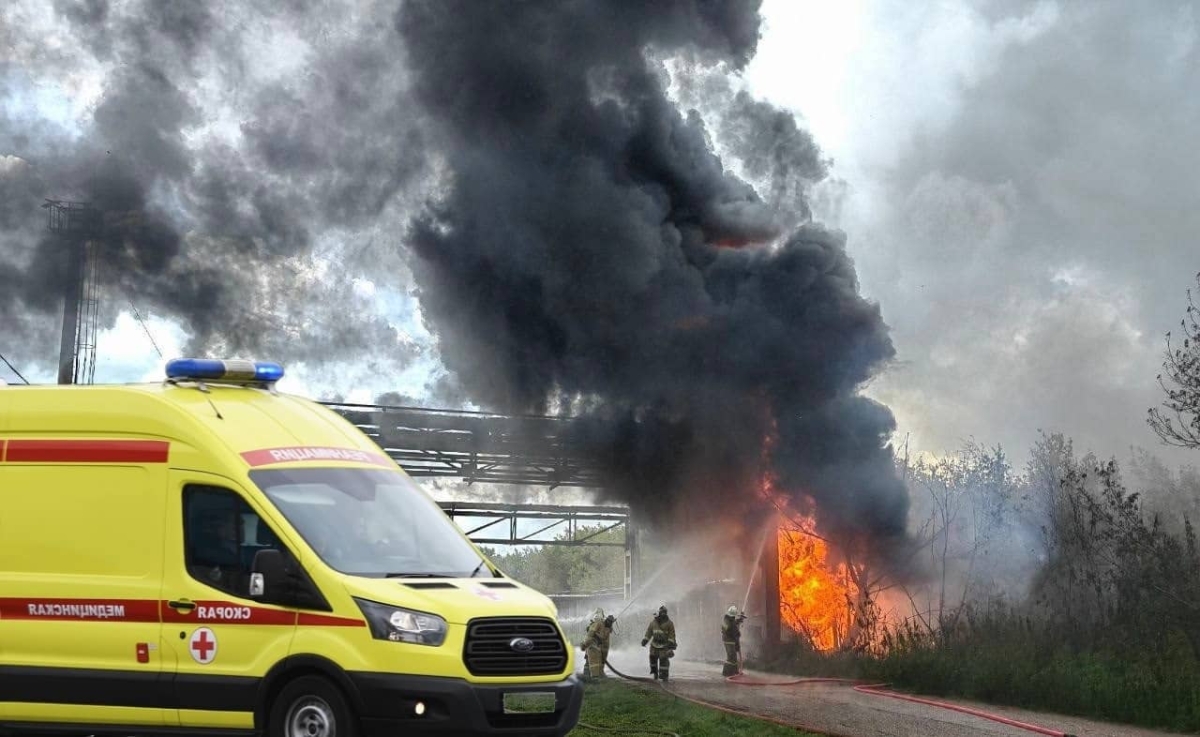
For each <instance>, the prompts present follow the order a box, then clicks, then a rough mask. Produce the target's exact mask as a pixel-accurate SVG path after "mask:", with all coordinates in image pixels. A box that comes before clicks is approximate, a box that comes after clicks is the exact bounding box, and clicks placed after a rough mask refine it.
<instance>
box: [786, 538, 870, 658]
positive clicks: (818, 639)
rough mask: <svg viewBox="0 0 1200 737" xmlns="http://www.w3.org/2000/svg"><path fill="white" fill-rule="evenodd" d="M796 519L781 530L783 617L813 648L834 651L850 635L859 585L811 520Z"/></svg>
mask: <svg viewBox="0 0 1200 737" xmlns="http://www.w3.org/2000/svg"><path fill="white" fill-rule="evenodd" d="M798 522H799V524H797V523H794V522H793V523H788V524H786V525H784V526H782V527H780V528H779V535H778V544H779V613H780V617H781V618H782V619H783V622H784V624H786V625H787V626H788V627H790V628H792V630H794V631H795V632H796V633H797V634H799V635H801V636H802V637H804V638H805V639H807V640H808V641H809V643H811V644H812V646H813V647H814V648H815V649H817V650H833V649H835V648H837V647H839V646H841V644H842V643H843V642H844V641H845V639H846V636H847V634H848V633H849V630H850V626H851V623H852V622H853V606H854V605H853V602H854V598H855V595H856V593H857V589H856V587H855V586H854V584H853V582H852V581H851V578H850V575H849V571H848V570H847V568H846V565H845V564H844V563H840V564H837V565H831V564H830V562H829V561H828V556H829V547H828V543H826V541H825V540H823V539H821V538H820V537H817V536H816V535H814V534H813V533H812V532H810V531H811V530H812V529H813V528H814V524H813V520H812V518H807V519H803V520H798Z"/></svg>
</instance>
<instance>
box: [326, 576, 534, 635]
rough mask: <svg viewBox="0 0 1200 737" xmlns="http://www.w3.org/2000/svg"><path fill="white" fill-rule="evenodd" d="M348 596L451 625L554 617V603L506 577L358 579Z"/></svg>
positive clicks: (351, 580)
mask: <svg viewBox="0 0 1200 737" xmlns="http://www.w3.org/2000/svg"><path fill="white" fill-rule="evenodd" d="M346 590H347V591H348V592H349V593H350V595H351V596H357V597H360V598H363V599H370V600H371V601H376V602H379V603H380V604H391V605H393V606H398V607H404V608H406V609H415V610H418V611H423V612H428V613H430V614H436V615H438V616H439V617H442V618H443V619H445V620H446V621H447V622H449V623H451V624H466V622H467V620H469V619H474V618H475V617H550V618H551V619H556V618H557V613H556V611H555V607H554V602H552V601H550V599H549V598H547V597H546V596H545V595H544V594H541V593H539V592H537V591H535V590H533V589H531V588H529V587H527V586H524V585H522V584H519V583H517V582H516V581H513V580H511V579H505V578H360V577H352V578H348V579H347V580H346Z"/></svg>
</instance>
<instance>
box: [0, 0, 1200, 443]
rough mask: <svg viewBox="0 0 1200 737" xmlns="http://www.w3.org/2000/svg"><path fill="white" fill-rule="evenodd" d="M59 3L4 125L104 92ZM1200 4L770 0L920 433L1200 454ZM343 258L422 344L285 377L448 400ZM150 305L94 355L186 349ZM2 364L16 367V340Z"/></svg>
mask: <svg viewBox="0 0 1200 737" xmlns="http://www.w3.org/2000/svg"><path fill="white" fill-rule="evenodd" d="M49 5H50V4H49V3H44V2H41V0H39V1H38V2H36V3H14V4H9V5H7V9H6V10H0V24H7V25H8V28H9V30H8V31H3V30H0V42H3V50H0V53H5V54H6V55H7V56H6V58H5V59H3V60H2V63H0V75H3V77H0V81H2V82H3V85H2V86H0V93H2V95H3V99H2V101H0V103H2V104H3V108H0V112H2V113H3V114H0V126H3V125H6V124H8V125H15V123H13V121H14V120H17V119H20V120H25V121H28V120H34V119H46V120H50V121H52V122H53V123H54V124H55V125H57V126H61V127H63V129H64V130H70V129H71V128H72V126H75V125H81V123H79V121H82V120H86V119H87V118H88V117H89V116H91V115H92V113H93V110H92V109H91V107H90V105H92V104H94V101H95V100H96V99H98V97H99V96H100V95H101V94H102V84H103V82H102V80H103V78H104V77H103V74H104V71H103V69H102V67H103V65H100V64H94V65H88V64H84V63H82V62H81V61H80V59H82V58H83V57H77V56H75V55H74V54H73V53H72V52H71V51H70V48H71V45H70V39H64V37H63V36H62V35H61V27H60V25H59V21H58V20H57V19H56V18H55V16H54V15H53V13H52V12H51V11H50V10H48V9H47V8H49ZM1197 13H1200V7H1198V4H1197V3H1195V2H1173V1H1170V0H1156V1H1155V2H1151V3H1140V4H1134V3H1127V2H1086V3H1085V2H1076V3H1071V2H1062V3H1054V2H1028V3H1021V2H1003V3H1000V2H996V3H991V2H982V3H959V2H939V3H911V2H899V1H896V2H885V1H882V0H881V1H878V2H869V1H867V0H855V1H851V0H846V1H844V2H838V3H818V2H811V1H808V0H805V1H800V0H767V2H766V3H765V5H764V16H765V24H764V29H763V36H762V39H761V41H760V43H759V47H758V52H757V55H756V57H755V58H754V59H753V60H752V62H751V63H750V65H749V67H748V69H747V72H746V74H745V83H746V84H747V85H748V87H749V89H750V90H751V91H752V92H753V93H755V94H756V95H759V96H761V97H763V98H765V99H767V100H770V101H771V102H773V103H775V104H777V105H781V106H785V107H786V108H788V109H789V110H791V111H793V112H794V113H795V114H796V115H797V117H798V119H799V121H800V123H801V125H802V127H806V128H808V129H809V130H810V131H811V132H812V133H813V135H814V137H815V140H816V142H817V144H818V145H819V146H820V147H821V148H822V149H823V152H824V154H825V155H826V156H828V157H829V158H831V159H832V164H831V167H830V178H829V179H828V180H827V181H826V182H824V183H823V184H822V185H821V187H820V188H819V190H818V192H817V193H816V197H815V199H814V208H815V215H816V219H818V220H822V221H824V222H826V223H828V224H830V225H833V226H835V227H837V228H840V229H841V230H843V231H844V232H845V233H846V234H847V237H848V246H847V247H848V250H849V251H850V253H851V255H852V257H853V258H854V260H855V263H856V266H857V268H858V273H859V277H860V279H861V284H862V291H863V293H864V294H865V295H867V296H868V297H869V298H870V299H872V300H876V301H878V302H879V304H880V306H881V310H882V313H883V317H884V319H885V321H886V322H887V323H888V325H889V326H890V327H891V329H892V331H893V333H892V335H893V340H894V342H895V345H896V349H897V354H898V355H897V363H896V365H895V366H893V367H892V368H891V369H889V370H888V371H887V372H886V373H884V374H883V375H882V376H880V377H879V378H878V379H876V380H875V381H874V383H873V384H872V385H871V386H870V388H869V390H868V392H869V394H870V395H871V396H873V397H875V398H877V399H879V400H880V401H882V402H884V403H885V404H887V405H889V406H890V407H891V408H892V410H893V411H894V412H895V414H896V417H897V421H898V423H899V429H900V433H901V434H904V433H911V434H912V444H913V447H914V448H916V449H920V450H925V451H929V452H934V453H939V452H944V451H947V450H952V449H953V448H954V447H955V446H957V445H958V444H959V443H960V441H961V440H963V439H965V438H967V437H974V438H976V439H977V440H980V441H982V442H985V443H989V444H994V443H1001V444H1003V445H1004V446H1005V447H1006V448H1008V449H1009V450H1010V452H1011V453H1012V454H1013V455H1014V456H1015V457H1017V458H1018V459H1020V458H1021V457H1023V455H1024V452H1025V449H1026V448H1027V447H1028V446H1029V444H1030V443H1031V442H1033V441H1034V440H1035V438H1036V432H1037V430H1038V429H1039V428H1040V429H1044V430H1048V431H1061V432H1064V433H1066V434H1068V435H1071V436H1073V437H1074V438H1075V439H1076V445H1077V447H1085V448H1091V449H1094V450H1097V451H1098V452H1101V453H1105V454H1108V453H1116V454H1118V455H1119V456H1121V457H1124V456H1125V455H1126V451H1127V448H1128V446H1129V445H1132V444H1137V445H1142V446H1145V447H1148V448H1151V449H1154V450H1155V451H1156V452H1159V453H1160V454H1162V455H1163V456H1164V457H1167V458H1169V459H1171V460H1173V461H1175V462H1185V461H1186V462H1194V458H1193V457H1192V456H1189V455H1188V454H1186V453H1182V452H1174V453H1172V452H1171V451H1170V450H1169V449H1164V448H1162V447H1161V445H1160V444H1159V443H1158V441H1157V439H1156V437H1155V436H1154V435H1153V434H1152V433H1151V432H1150V431H1149V429H1148V428H1147V427H1146V425H1145V422H1144V418H1145V413H1146V409H1147V408H1148V407H1150V406H1152V405H1154V404H1156V403H1157V402H1158V401H1159V400H1160V390H1159V389H1158V387H1157V385H1156V383H1155V375H1156V373H1157V372H1158V370H1159V367H1160V364H1161V356H1162V350H1163V347H1164V344H1163V334H1164V332H1165V331H1167V330H1170V329H1171V328H1173V327H1175V326H1176V325H1177V324H1178V321H1179V319H1180V317H1181V316H1182V314H1183V310H1184V307H1185V300H1186V290H1187V289H1188V288H1189V286H1194V285H1195V281H1194V280H1195V274H1196V272H1197V271H1200V245H1198V244H1197V242H1196V239H1197V234H1198V233H1200V178H1198V177H1200V175H1198V172H1200V145H1197V144H1198V143H1200V133H1198V132H1200V73H1198V72H1197V71H1196V70H1197V69H1200V50H1198V46H1197V44H1198V38H1197V22H1198V19H1197ZM356 20H357V21H358V22H362V21H361V19H356ZM14 28H19V29H20V30H19V31H15V30H14ZM5 34H7V35H5ZM39 40H40V42H41V44H42V48H40V49H39V50H37V51H36V52H35V51H33V50H31V43H32V44H33V45H36V44H37V43H38V42H39ZM291 48H292V47H291V46H289V44H288V43H287V40H286V38H282V39H281V38H274V39H273V40H272V41H271V43H269V44H266V43H264V44H263V45H262V46H261V53H262V58H261V61H262V62H263V63H264V66H265V67H266V68H267V71H263V72H260V73H262V74H264V75H269V74H271V73H276V74H292V73H295V72H296V71H297V69H302V68H303V64H304V61H303V59H302V58H291V57H290V56H289V54H291V53H292V52H291V51H290V49H291ZM64 59H65V61H63V60H64ZM56 62H57V63H58V64H59V66H55V63H56ZM28 79H34V80H36V83H31V84H25V83H24V81H26V80H28ZM218 93H219V90H218V91H217V92H214V91H212V90H207V91H205V92H204V93H203V94H202V95H200V97H201V98H202V99H207V100H217V99H220V100H223V101H224V102H223V104H222V105H220V106H214V107H211V108H207V109H204V110H203V112H202V113H201V117H204V118H205V120H206V123H205V125H203V126H200V127H201V128H203V129H204V131H205V132H206V133H213V132H214V131H215V132H216V133H220V134H229V135H232V136H235V137H236V136H237V135H239V132H238V130H239V129H238V127H237V120H238V117H239V113H238V108H237V106H236V104H234V103H236V98H222V97H220V95H219V94H218ZM259 104H261V102H260V103H259ZM402 109H403V108H402V106H401V107H400V108H397V110H400V111H402ZM378 114H379V115H380V116H381V117H380V119H381V120H388V118H387V117H386V116H388V115H398V114H399V113H398V112H396V111H394V110H390V109H382V110H380V111H378ZM3 133H4V131H2V130H0V146H4V145H8V146H9V147H12V148H13V149H14V150H8V151H6V150H3V148H0V178H3V177H12V176H16V174H14V172H17V171H18V170H19V169H20V167H22V166H23V165H24V160H23V159H22V156H29V155H30V152H28V151H21V150H16V144H14V143H13V140H15V139H13V138H11V137H5V136H3V135H2V134H3ZM333 134H335V131H331V132H330V135H333ZM5 141H7V142H8V143H7V144H5V143H4V142H5ZM328 237H329V238H331V239H333V240H334V241H336V236H328ZM371 237H372V238H376V239H382V240H383V241H386V240H387V238H388V237H389V234H387V233H386V232H385V233H373V234H371ZM372 242H375V241H372ZM318 250H320V249H318ZM328 252H332V253H337V252H338V245H337V243H336V242H335V243H333V244H332V245H330V246H328ZM330 258H331V261H330V262H329V263H327V264H326V265H325V267H324V268H326V269H330V268H331V269H332V270H333V272H336V273H338V277H339V278H340V279H342V280H343V282H342V283H347V284H352V285H353V290H354V294H355V295H357V298H359V299H360V300H362V302H361V304H365V305H369V306H370V308H371V309H373V310H374V311H375V312H376V313H377V314H378V315H380V316H382V317H384V318H386V319H387V321H388V322H390V323H391V326H392V327H393V328H395V329H396V330H397V331H398V334H399V337H398V338H397V341H399V342H400V343H403V344H404V345H405V346H406V347H405V348H404V349H403V350H396V351H389V352H388V353H389V355H390V356H391V357H392V358H393V359H394V360H391V361H388V362H383V363H381V364H379V365H378V366H370V365H364V364H363V363H362V362H354V363H353V364H338V363H336V362H335V363H332V364H328V365H323V366H319V367H318V366H315V365H305V364H303V363H293V364H291V365H289V366H288V369H289V371H290V372H291V375H290V376H289V378H288V379H285V382H284V385H283V387H282V388H285V389H287V390H290V391H296V392H300V393H304V394H309V395H311V396H329V395H330V394H332V393H338V394H340V395H342V396H343V397H345V398H347V399H350V400H355V401H370V400H371V399H372V398H373V397H375V396H376V395H377V394H379V393H382V392H385V391H399V392H402V393H405V394H407V395H409V396H411V397H412V398H414V399H416V400H419V401H424V402H428V403H431V404H438V403H442V402H444V401H445V397H444V396H442V395H437V394H435V393H434V392H433V390H432V388H431V382H432V381H433V379H434V378H435V377H436V375H437V373H438V362H437V355H436V347H435V346H433V345H432V344H431V343H430V340H431V338H430V335H429V333H428V332H427V331H426V330H425V328H424V327H423V326H422V323H421V312H420V306H419V304H418V303H417V302H416V301H415V299H414V298H413V297H412V296H411V294H410V293H409V291H408V290H409V289H410V288H411V285H410V284H409V283H408V282H407V276H406V275H405V274H403V273H400V272H403V265H402V264H395V263H379V264H367V265H365V266H364V264H362V263H359V264H357V266H358V267H359V268H358V270H357V271H356V272H354V273H342V271H340V270H339V267H338V266H336V265H333V266H331V265H330V264H336V263H337V262H338V258H337V257H336V256H333V257H330ZM372 266H374V268H371V267H372ZM381 269H387V270H388V271H389V272H391V275H390V276H389V277H387V278H380V277H379V271H380V270H381ZM304 273H305V274H307V276H306V277H305V278H307V279H309V280H318V281H319V280H320V278H321V276H320V275H321V274H322V273H330V272H328V271H327V272H319V271H318V272H315V274H316V275H315V276H314V272H312V270H311V269H309V268H308V267H305V270H304ZM330 278H332V276H331V277H330ZM346 280H348V281H346ZM312 294H313V297H312V298H313V300H318V301H319V300H321V299H324V298H328V295H326V294H324V293H322V292H321V291H320V290H319V289H314V290H313V291H312ZM106 299H109V300H111V301H114V302H117V303H121V305H122V307H124V306H125V305H126V304H128V300H127V299H125V298H124V297H122V296H121V295H112V294H110V295H106ZM140 309H141V310H143V311H145V313H146V314H143V315H142V316H143V317H144V318H147V319H146V322H145V326H144V327H143V325H142V324H140V323H139V322H138V321H137V320H136V319H134V317H133V315H132V313H131V312H130V311H129V310H123V311H122V312H121V313H120V315H119V316H118V317H116V318H115V319H116V322H115V324H114V325H113V326H112V327H111V328H110V329H107V330H104V331H103V332H102V334H101V336H100V339H99V349H98V352H99V361H98V368H97V371H96V380H97V381H127V380H138V379H144V378H158V377H159V376H160V375H161V367H162V359H161V358H160V357H159V352H160V351H161V353H162V354H163V355H164V356H165V357H170V356H172V355H177V354H179V353H180V352H181V351H183V350H184V347H185V345H186V343H187V341H188V336H187V335H186V333H185V331H184V330H183V329H182V328H181V327H180V326H179V325H178V324H177V323H175V322H174V321H172V320H171V319H169V318H167V317H165V316H163V315H158V314H153V311H151V310H146V309H145V307H142V308H140ZM338 319H341V320H345V319H347V318H346V317H345V316H342V317H341V318H338ZM5 324H7V325H8V328H6V327H5ZM15 324H16V323H15V321H10V320H9V318H8V317H7V316H6V317H5V318H4V322H3V323H0V353H3V354H4V355H6V356H7V357H8V358H9V359H10V360H12V361H13V363H14V364H15V365H17V367H18V368H19V369H21V370H22V371H23V373H24V374H25V375H26V376H27V377H28V378H29V379H30V380H31V381H34V382H38V381H47V382H49V381H53V380H54V367H53V363H52V362H53V360H55V358H56V352H57V345H58V339H57V335H56V334H54V333H53V332H48V333H47V334H46V337H45V340H41V341H39V340H34V341H32V342H30V341H28V340H24V339H21V340H17V339H16V337H15V336H16V330H15V328H13V325H15ZM38 324H39V325H42V326H45V325H49V326H50V331H53V330H54V329H56V327H57V326H56V325H55V324H54V321H53V320H51V321H50V322H44V321H43V322H41V323H38ZM336 324H337V319H334V318H329V319H327V320H326V321H325V322H321V323H320V326H321V328H320V329H321V330H325V331H331V330H336ZM6 330H7V331H9V337H10V338H11V339H12V343H11V345H6V343H7V342H8V341H6V339H5V334H6ZM152 341H153V342H152ZM155 344H157V348H156V347H155ZM263 357H264V358H269V356H263ZM39 360H40V361H41V363H39V362H38V361H39ZM376 372H378V373H376ZM0 378H4V379H7V380H9V381H13V380H14V377H13V376H12V375H11V373H9V372H8V370H7V369H6V368H5V367H3V366H0Z"/></svg>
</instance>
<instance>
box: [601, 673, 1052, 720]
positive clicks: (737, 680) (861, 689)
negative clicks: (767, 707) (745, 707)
mask: <svg viewBox="0 0 1200 737" xmlns="http://www.w3.org/2000/svg"><path fill="white" fill-rule="evenodd" d="M604 664H605V665H607V666H608V667H609V668H610V669H612V671H613V672H614V673H616V674H617V675H618V676H620V677H622V678H624V679H626V680H630V681H639V682H642V683H647V682H653V683H655V684H657V685H658V686H659V687H661V688H662V689H663V691H666V692H667V693H669V694H671V695H672V696H674V697H675V698H678V699H683V700H684V701H690V702H692V703H693V704H698V705H700V706H705V707H708V708H711V709H716V710H718V711H723V712H726V713H728V714H735V715H737V716H742V717H748V718H751V719H758V720H760V721H764V722H769V723H771V724H776V725H779V726H782V727H788V728H791V729H796V730H804V731H807V732H814V733H816V734H823V735H827V736H828V737H848V736H847V735H841V734H837V733H834V732H829V731H828V730H824V729H817V728H815V727H809V726H806V725H802V724H796V723H793V722H784V721H782V720H779V719H775V718H773V717H768V716H764V715H761V714H752V713H749V712H744V711H738V710H736V709H730V708H728V707H725V706H722V705H721V704H716V703H712V702H709V701H704V700H702V699H697V698H693V697H690V696H684V695H683V694H680V693H676V692H674V691H672V690H671V689H669V688H667V686H666V684H664V683H662V682H661V681H658V680H655V679H651V678H640V677H638V676H629V675H626V674H624V673H622V672H621V671H619V670H617V669H616V668H613V665H612V663H610V662H608V660H607V659H605V661H604ZM725 682H726V683H732V684H735V685H738V686H805V685H814V684H818V683H846V684H858V685H855V686H852V688H853V689H854V690H855V691H856V692H858V693H862V694H867V695H869V696H883V697H887V698H893V699H899V700H902V701H911V702H914V703H918V704H924V705H926V706H933V707H936V708H939V709H948V710H951V711H957V712H961V713H963V714H970V715H971V716H976V717H980V718H981V719H988V720H991V721H993V722H998V723H1000V724H1005V725H1008V726H1010V727H1016V728H1017V729H1024V730H1026V731H1029V732H1035V733H1037V734H1044V735H1048V737H1075V735H1073V734H1071V733H1070V732H1063V731H1061V730H1057V729H1050V728H1048V727H1042V726H1040V725H1037V724H1029V723H1027V722H1021V721H1018V720H1016V719H1009V718H1007V717H1002V716H1000V715H999V714H992V713H990V712H986V711H982V710H980V709H972V708H970V707H966V706H959V705H957V704H950V703H947V702H944V701H935V700H933V699H925V698H920V697H917V696H909V695H907V694H901V693H896V692H895V691H884V690H881V689H882V688H883V687H884V686H886V685H888V684H886V683H872V684H863V683H861V682H859V681H856V680H854V679H852V678H824V677H815V678H795V679H791V680H786V681H753V680H747V679H746V678H745V676H744V675H743V674H741V673H738V674H735V675H732V676H726V678H725Z"/></svg>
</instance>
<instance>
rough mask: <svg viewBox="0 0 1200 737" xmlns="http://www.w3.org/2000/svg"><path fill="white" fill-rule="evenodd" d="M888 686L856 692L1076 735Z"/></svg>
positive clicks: (1058, 736)
mask: <svg viewBox="0 0 1200 737" xmlns="http://www.w3.org/2000/svg"><path fill="white" fill-rule="evenodd" d="M886 685H888V684H886V683H872V684H869V685H866V684H864V685H861V686H855V687H854V690H855V691H858V692H859V693H865V694H871V695H872V696H886V697H888V698H892V699H900V700H901V701H913V702H916V703H918V704H925V705H927V706H936V707H938V708H940V709H950V710H951V711H959V712H962V713H963V714H971V715H972V716H977V717H981V718H983V719H990V720H992V721H993V722H999V723H1000V724H1007V725H1008V726H1010V727H1016V728H1018V729H1025V730H1028V731H1030V732H1037V733H1038V734H1044V735H1049V736H1050V737H1075V735H1073V734H1071V733H1069V732H1062V731H1060V730H1057V729H1050V728H1048V727H1042V726H1039V725H1037V724H1028V723H1026V722H1019V721H1017V720H1016V719H1009V718H1008V717H1002V716H1000V715H999V714H992V713H990V712H986V711H980V710H979V709H972V708H970V707H967V706H959V705H958V704H949V703H946V702H944V701H934V700H933V699H923V698H920V697H917V696H909V695H907V694H901V693H896V692H895V691H881V690H880V688H882V687H883V686H886Z"/></svg>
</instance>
